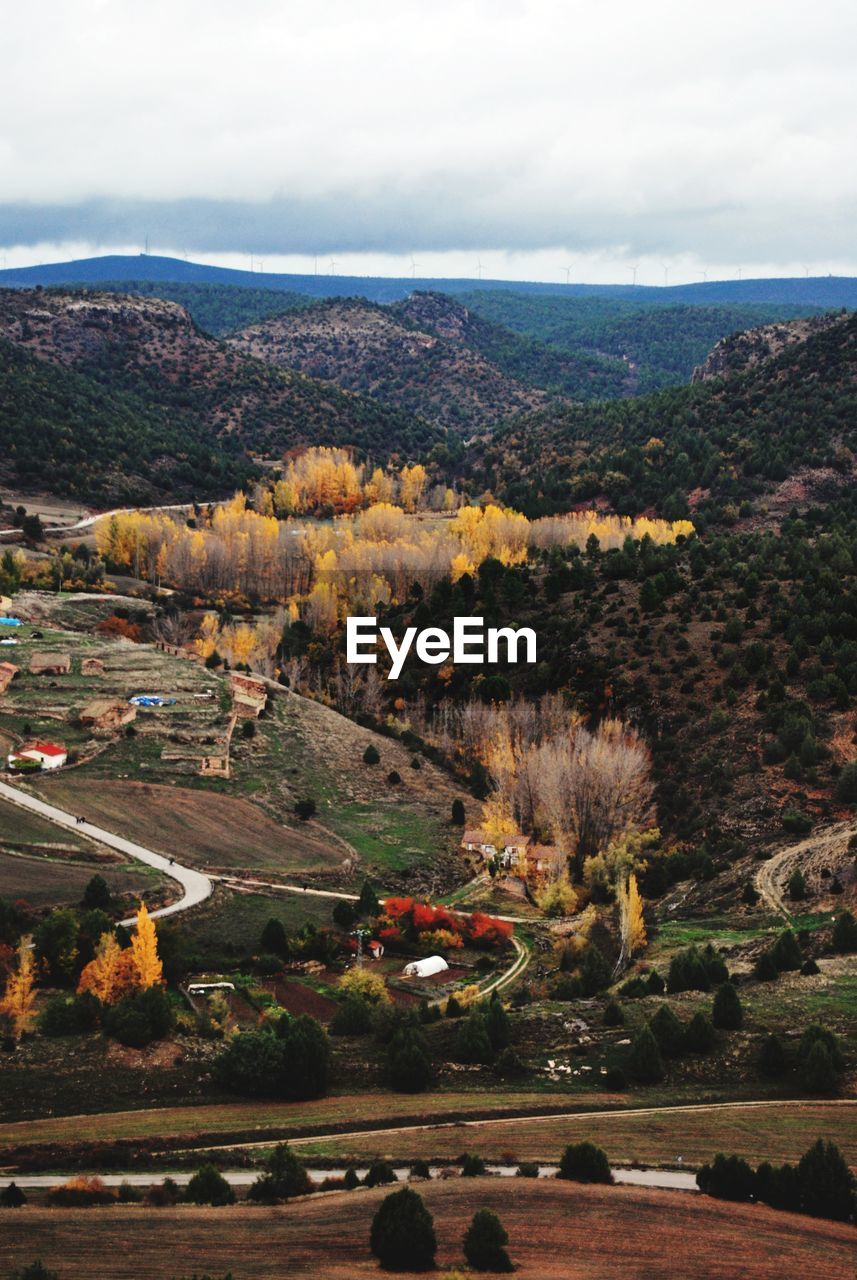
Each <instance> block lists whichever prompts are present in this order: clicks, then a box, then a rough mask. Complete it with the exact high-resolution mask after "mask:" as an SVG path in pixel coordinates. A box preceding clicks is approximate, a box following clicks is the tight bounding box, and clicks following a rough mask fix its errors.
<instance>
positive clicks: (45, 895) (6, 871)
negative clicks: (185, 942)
mask: <svg viewBox="0 0 857 1280" xmlns="http://www.w3.org/2000/svg"><path fill="white" fill-rule="evenodd" d="M96 874H97V875H100V876H103V877H104V879H105V880H106V881H107V883H108V885H109V886H110V889H111V890H112V891H113V892H114V893H118V894H122V893H131V892H133V893H135V894H141V895H144V896H145V897H146V899H147V901H149V902H151V900H152V897H153V896H154V895H156V894H158V893H159V892H160V890H161V889H162V888H163V886H164V884H165V881H164V879H163V877H162V876H159V875H158V874H157V872H155V871H152V870H151V869H150V868H148V867H141V868H140V869H139V870H137V868H136V867H124V866H116V865H112V866H111V865H106V866H105V865H104V864H102V863H98V862H67V861H60V860H57V859H54V858H39V857H29V856H24V855H18V854H15V855H12V854H7V853H0V898H6V899H7V900H8V901H10V902H17V901H19V900H21V899H23V900H24V901H25V902H28V903H29V904H30V906H31V907H59V906H75V905H77V903H78V902H80V899H81V897H82V895H83V891H84V889H85V888H86V886H87V884H88V883H89V881H90V880H91V879H92V877H93V876H94V875H96Z"/></svg>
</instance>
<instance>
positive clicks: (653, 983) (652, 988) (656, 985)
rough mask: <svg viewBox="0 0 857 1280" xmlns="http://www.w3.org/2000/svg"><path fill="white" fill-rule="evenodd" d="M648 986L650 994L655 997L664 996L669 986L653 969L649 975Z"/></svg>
mask: <svg viewBox="0 0 857 1280" xmlns="http://www.w3.org/2000/svg"><path fill="white" fill-rule="evenodd" d="M646 986H647V987H648V988H649V994H650V995H653V996H662V995H663V994H664V992H665V991H666V989H667V984H666V983H665V982H664V980H663V978H662V977H661V975H660V974H659V973H658V971H657V969H653V970H652V972H651V973H650V974H649V976H648V978H647V979H646Z"/></svg>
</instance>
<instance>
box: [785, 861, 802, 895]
mask: <svg viewBox="0 0 857 1280" xmlns="http://www.w3.org/2000/svg"><path fill="white" fill-rule="evenodd" d="M787 888H788V891H789V897H790V898H791V900H792V902H803V900H804V898H805V897H806V877H805V876H804V874H803V872H802V871H801V869H800V867H795V869H794V871H793V872H792V873H791V875H790V876H789V880H788V885H787Z"/></svg>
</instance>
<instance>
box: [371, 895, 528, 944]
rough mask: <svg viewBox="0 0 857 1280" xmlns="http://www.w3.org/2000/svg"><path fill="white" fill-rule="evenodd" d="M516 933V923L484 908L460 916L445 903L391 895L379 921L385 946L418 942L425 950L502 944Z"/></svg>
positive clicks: (381, 937)
mask: <svg viewBox="0 0 857 1280" xmlns="http://www.w3.org/2000/svg"><path fill="white" fill-rule="evenodd" d="M513 933H514V925H512V924H510V923H509V922H508V921H506V920H498V919H497V918H496V917H495V916H490V915H488V914H486V912H484V911H473V912H470V913H469V914H467V915H458V914H457V913H456V912H454V911H451V910H450V908H449V907H446V906H444V905H443V904H440V905H439V906H434V907H433V906H432V905H431V904H430V903H428V902H419V901H417V900H416V899H414V898H412V897H405V898H387V900H386V901H385V902H384V905H383V910H382V914H381V917H380V919H379V922H378V937H379V938H380V939H381V941H382V942H383V943H384V944H385V946H389V945H393V946H402V945H404V944H406V943H407V944H414V943H416V944H418V945H419V947H420V949H421V950H423V951H437V950H447V951H448V950H456V949H458V948H460V947H463V946H469V947H484V948H492V947H502V946H505V945H506V943H508V942H509V940H510V939H511V937H512V934H513Z"/></svg>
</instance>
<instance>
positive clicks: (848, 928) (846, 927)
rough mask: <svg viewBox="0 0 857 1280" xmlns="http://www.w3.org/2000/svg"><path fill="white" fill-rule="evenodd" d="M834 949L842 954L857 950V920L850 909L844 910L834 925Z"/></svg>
mask: <svg viewBox="0 0 857 1280" xmlns="http://www.w3.org/2000/svg"><path fill="white" fill-rule="evenodd" d="M833 950H834V951H838V952H839V953H840V955H850V954H851V952H853V951H857V920H855V919H854V917H853V915H852V914H851V912H850V911H843V912H842V915H841V916H840V917H839V919H838V920H837V921H836V924H835V925H834V926H833Z"/></svg>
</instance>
